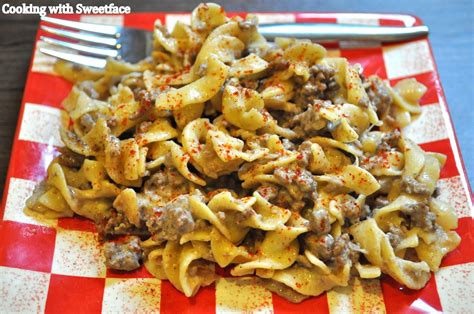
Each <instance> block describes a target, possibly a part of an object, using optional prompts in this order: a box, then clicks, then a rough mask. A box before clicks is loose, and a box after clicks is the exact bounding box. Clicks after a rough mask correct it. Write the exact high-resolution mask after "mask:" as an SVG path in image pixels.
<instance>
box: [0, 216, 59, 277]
mask: <svg viewBox="0 0 474 314" xmlns="http://www.w3.org/2000/svg"><path fill="white" fill-rule="evenodd" d="M55 239H56V230H54V229H52V228H48V227H43V226H37V225H30V224H23V223H18V222H13V221H4V222H3V223H2V224H1V225H0V265H1V266H9V267H15V268H21V269H28V270H36V271H42V272H50V271H51V265H52V263H53V255H54V242H55Z"/></svg>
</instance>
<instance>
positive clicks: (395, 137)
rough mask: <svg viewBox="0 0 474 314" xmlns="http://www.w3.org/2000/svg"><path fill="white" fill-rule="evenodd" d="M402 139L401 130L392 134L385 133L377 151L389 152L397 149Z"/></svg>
mask: <svg viewBox="0 0 474 314" xmlns="http://www.w3.org/2000/svg"><path fill="white" fill-rule="evenodd" d="M400 137H401V133H400V130H399V129H394V130H393V131H391V132H388V133H385V134H384V135H383V137H382V141H381V142H380V144H379V145H378V147H377V151H378V152H379V151H389V150H391V149H392V148H396V147H397V146H398V141H399V140H400Z"/></svg>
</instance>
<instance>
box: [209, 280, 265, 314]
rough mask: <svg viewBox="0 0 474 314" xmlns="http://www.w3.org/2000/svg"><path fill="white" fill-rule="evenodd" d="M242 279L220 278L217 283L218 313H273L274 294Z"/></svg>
mask: <svg viewBox="0 0 474 314" xmlns="http://www.w3.org/2000/svg"><path fill="white" fill-rule="evenodd" d="M239 281H241V282H243V279H240V278H220V279H219V280H217V283H216V313H240V312H245V313H273V303H272V294H271V292H270V291H268V290H267V289H265V288H263V287H261V286H259V285H257V284H251V283H248V281H249V280H245V281H247V283H245V284H239Z"/></svg>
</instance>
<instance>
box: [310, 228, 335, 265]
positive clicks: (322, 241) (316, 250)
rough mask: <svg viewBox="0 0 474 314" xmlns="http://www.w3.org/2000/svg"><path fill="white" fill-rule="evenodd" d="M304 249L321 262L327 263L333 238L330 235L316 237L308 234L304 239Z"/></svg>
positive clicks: (330, 254)
mask: <svg viewBox="0 0 474 314" xmlns="http://www.w3.org/2000/svg"><path fill="white" fill-rule="evenodd" d="M304 243H305V245H306V248H307V249H308V250H309V251H310V252H311V253H313V254H314V255H315V256H316V257H318V258H319V259H321V260H323V261H327V260H329V259H330V258H331V256H332V248H333V246H334V238H333V237H332V235H330V234H326V235H322V236H317V235H316V234H314V233H308V234H307V235H306V237H305V239H304Z"/></svg>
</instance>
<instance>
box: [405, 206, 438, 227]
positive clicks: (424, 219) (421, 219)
mask: <svg viewBox="0 0 474 314" xmlns="http://www.w3.org/2000/svg"><path fill="white" fill-rule="evenodd" d="M402 212H403V213H404V214H406V215H409V216H410V225H411V227H420V228H422V229H427V230H432V229H433V228H434V227H435V221H436V215H435V214H434V213H432V212H430V207H429V206H428V205H427V204H424V203H416V204H410V205H405V206H404V207H403V208H402Z"/></svg>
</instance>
